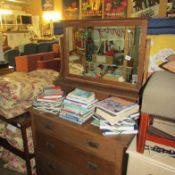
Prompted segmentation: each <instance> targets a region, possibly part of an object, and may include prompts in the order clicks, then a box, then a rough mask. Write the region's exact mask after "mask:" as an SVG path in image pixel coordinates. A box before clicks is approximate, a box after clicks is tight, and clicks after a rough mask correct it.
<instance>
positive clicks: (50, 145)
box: [46, 142, 55, 149]
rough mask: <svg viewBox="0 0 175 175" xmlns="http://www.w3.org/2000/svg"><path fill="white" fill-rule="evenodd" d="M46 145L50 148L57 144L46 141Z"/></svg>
mask: <svg viewBox="0 0 175 175" xmlns="http://www.w3.org/2000/svg"><path fill="white" fill-rule="evenodd" d="M46 146H47V148H49V149H54V148H55V145H54V144H52V143H49V142H46Z"/></svg>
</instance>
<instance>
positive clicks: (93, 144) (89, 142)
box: [87, 140, 99, 149]
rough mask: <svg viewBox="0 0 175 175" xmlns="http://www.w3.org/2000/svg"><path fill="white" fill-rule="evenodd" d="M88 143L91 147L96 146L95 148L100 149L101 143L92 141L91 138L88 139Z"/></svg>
mask: <svg viewBox="0 0 175 175" xmlns="http://www.w3.org/2000/svg"><path fill="white" fill-rule="evenodd" d="M87 144H88V146H90V147H92V148H95V149H98V147H99V144H98V143H96V142H93V141H91V140H88V141H87Z"/></svg>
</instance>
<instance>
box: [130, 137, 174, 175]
mask: <svg viewBox="0 0 175 175" xmlns="http://www.w3.org/2000/svg"><path fill="white" fill-rule="evenodd" d="M147 144H148V145H150V146H152V145H153V143H151V142H148V141H147ZM156 145H158V144H156ZM159 146H160V145H159ZM161 147H164V148H165V149H168V150H169V149H172V148H170V147H165V146H162V145H161ZM127 153H128V154H129V161H128V168H127V175H140V174H142V175H165V174H166V175H175V167H174V165H175V160H174V158H173V157H168V156H167V155H162V154H160V153H156V152H150V151H148V150H145V151H144V154H140V153H138V152H137V151H136V138H134V139H133V141H132V143H131V145H130V146H129V148H128V150H127Z"/></svg>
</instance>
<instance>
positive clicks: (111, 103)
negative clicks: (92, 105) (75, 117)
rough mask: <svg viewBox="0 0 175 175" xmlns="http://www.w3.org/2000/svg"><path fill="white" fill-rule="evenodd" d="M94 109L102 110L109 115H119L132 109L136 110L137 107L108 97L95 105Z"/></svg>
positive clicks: (125, 101) (116, 98) (128, 102)
mask: <svg viewBox="0 0 175 175" xmlns="http://www.w3.org/2000/svg"><path fill="white" fill-rule="evenodd" d="M96 107H97V109H102V110H104V111H106V112H108V113H110V114H111V115H119V114H120V113H123V112H125V111H129V110H130V109H132V108H138V107H139V105H138V104H137V103H134V102H130V101H128V100H125V99H121V98H118V97H109V98H106V99H104V100H102V101H99V102H98V103H96ZM131 114H132V113H131ZM129 115H130V114H129Z"/></svg>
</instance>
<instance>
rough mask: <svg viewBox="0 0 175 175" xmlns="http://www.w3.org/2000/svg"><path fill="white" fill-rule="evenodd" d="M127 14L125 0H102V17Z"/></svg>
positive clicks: (117, 16)
mask: <svg viewBox="0 0 175 175" xmlns="http://www.w3.org/2000/svg"><path fill="white" fill-rule="evenodd" d="M126 14H127V0H104V18H123V17H126Z"/></svg>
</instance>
